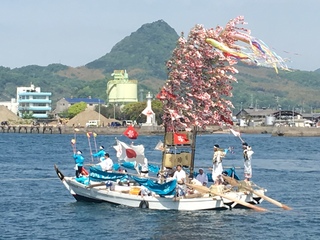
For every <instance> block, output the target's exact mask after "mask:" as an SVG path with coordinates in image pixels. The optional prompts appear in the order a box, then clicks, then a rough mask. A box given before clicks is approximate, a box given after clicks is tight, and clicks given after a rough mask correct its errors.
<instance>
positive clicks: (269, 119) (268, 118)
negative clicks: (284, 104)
mask: <svg viewBox="0 0 320 240" xmlns="http://www.w3.org/2000/svg"><path fill="white" fill-rule="evenodd" d="M275 121H276V117H274V116H266V119H265V122H264V124H265V125H266V126H273V125H274V123H275Z"/></svg>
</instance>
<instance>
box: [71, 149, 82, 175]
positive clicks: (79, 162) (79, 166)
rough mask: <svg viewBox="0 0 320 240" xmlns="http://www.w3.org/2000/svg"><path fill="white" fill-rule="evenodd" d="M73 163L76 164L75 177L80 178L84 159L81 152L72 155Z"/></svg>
mask: <svg viewBox="0 0 320 240" xmlns="http://www.w3.org/2000/svg"><path fill="white" fill-rule="evenodd" d="M73 158H74V161H75V163H76V166H75V170H76V177H77V178H78V177H81V176H82V175H81V172H82V166H83V163H84V157H83V156H82V152H81V151H80V150H78V151H77V153H75V154H73Z"/></svg>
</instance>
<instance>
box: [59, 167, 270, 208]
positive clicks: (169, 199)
mask: <svg viewBox="0 0 320 240" xmlns="http://www.w3.org/2000/svg"><path fill="white" fill-rule="evenodd" d="M55 171H56V173H57V175H58V177H59V178H60V180H61V181H62V183H63V185H64V186H65V187H66V188H67V190H68V191H69V192H70V194H71V195H72V196H73V197H74V198H75V199H76V200H77V201H87V202H99V203H101V202H108V203H111V204H115V205H123V206H128V207H135V208H149V209H155V210H185V211H194V210H213V209H214V210H218V209H220V210H224V209H232V208H238V207H241V208H242V207H249V208H250V207H251V208H253V209H255V210H258V211H261V210H262V211H263V209H262V208H259V207H257V206H254V205H253V204H259V203H260V202H262V200H263V199H262V198H261V197H259V196H257V195H255V194H251V193H249V194H248V193H247V192H241V191H229V192H226V193H222V192H223V191H220V190H219V192H216V194H214V193H211V192H212V191H211V190H210V189H209V188H208V189H209V190H208V191H207V189H203V188H202V186H198V187H200V189H201V190H200V191H199V193H198V194H191V195H188V196H186V197H183V198H181V197H176V196H175V195H169V196H165V195H159V194H151V195H150V196H141V195H140V194H139V193H140V191H141V187H140V186H135V185H131V184H130V183H129V184H126V185H123V184H118V183H115V182H114V184H110V181H103V182H94V181H91V183H90V184H89V185H86V184H84V183H81V182H79V181H77V180H76V178H75V177H67V176H64V175H63V173H62V172H61V171H60V170H59V169H58V167H57V166H55ZM119 175H121V177H124V174H119ZM171 185H172V186H173V187H174V188H175V185H176V183H175V181H173V182H172V184H171ZM191 186H193V185H192V184H191ZM217 191H218V190H217ZM257 191H259V192H260V193H261V194H263V193H264V190H261V189H260V190H257ZM201 192H206V193H205V194H201Z"/></svg>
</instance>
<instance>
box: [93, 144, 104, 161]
mask: <svg viewBox="0 0 320 240" xmlns="http://www.w3.org/2000/svg"><path fill="white" fill-rule="evenodd" d="M105 154H106V152H105V150H104V146H100V147H99V152H97V153H94V154H92V156H93V157H98V158H99V159H100V161H101V158H103V157H104V155H105Z"/></svg>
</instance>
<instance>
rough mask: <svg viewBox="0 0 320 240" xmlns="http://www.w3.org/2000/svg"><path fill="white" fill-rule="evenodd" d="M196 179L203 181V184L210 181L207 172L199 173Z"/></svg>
mask: <svg viewBox="0 0 320 240" xmlns="http://www.w3.org/2000/svg"><path fill="white" fill-rule="evenodd" d="M196 179H197V180H198V181H199V182H201V183H202V184H203V183H208V176H207V174H206V173H202V174H200V173H199V174H198V175H197V177H196Z"/></svg>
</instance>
